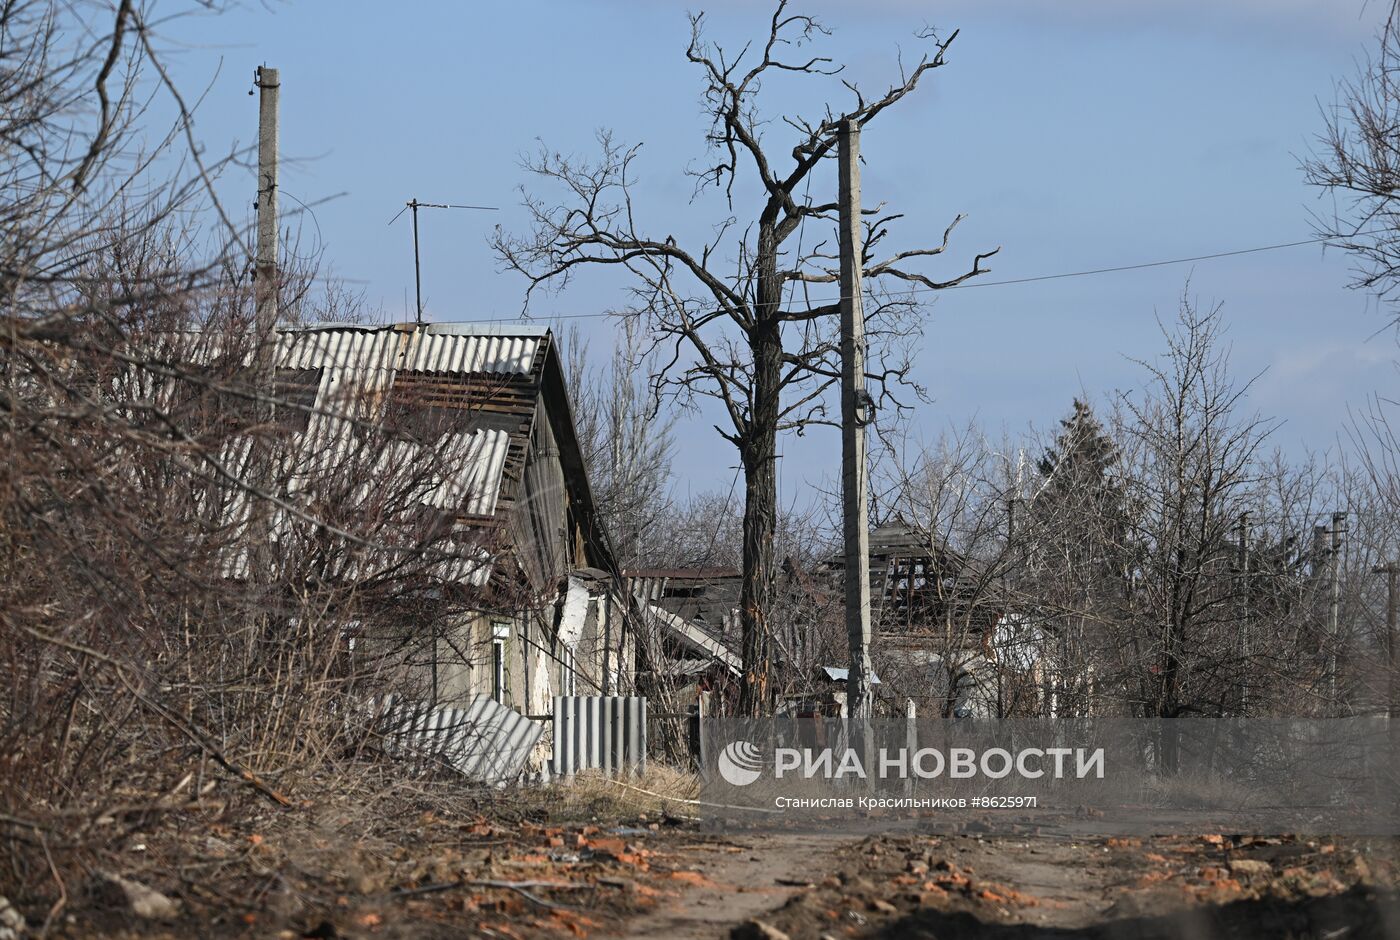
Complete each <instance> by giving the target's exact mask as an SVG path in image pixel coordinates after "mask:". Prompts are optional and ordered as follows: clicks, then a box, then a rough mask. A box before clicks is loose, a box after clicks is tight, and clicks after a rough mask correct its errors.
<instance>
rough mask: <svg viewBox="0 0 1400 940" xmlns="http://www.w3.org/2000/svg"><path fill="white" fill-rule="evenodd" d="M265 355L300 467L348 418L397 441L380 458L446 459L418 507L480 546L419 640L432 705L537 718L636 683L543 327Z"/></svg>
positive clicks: (299, 343) (447, 331)
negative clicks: (488, 700)
mask: <svg viewBox="0 0 1400 940" xmlns="http://www.w3.org/2000/svg"><path fill="white" fill-rule="evenodd" d="M276 360H277V377H278V378H277V380H278V385H279V391H280V395H281V397H282V398H284V399H286V398H290V397H293V396H295V397H297V399H298V400H299V401H300V402H301V403H302V404H303V405H304V406H305V407H304V408H303V409H302V411H303V417H301V418H295V417H294V418H293V419H292V423H293V425H294V428H293V430H295V431H296V432H297V433H299V434H301V435H302V436H303V439H304V440H305V441H306V442H307V444H306V447H305V448H304V450H305V454H304V456H303V458H302V459H304V460H308V461H311V460H325V459H333V457H334V454H335V448H336V446H337V442H338V441H339V440H340V438H341V437H343V436H344V434H343V433H342V432H341V431H340V430H337V428H343V427H345V426H348V425H349V424H350V423H351V422H350V420H349V419H351V418H352V417H353V418H354V419H355V420H360V421H374V422H382V424H383V426H384V427H387V428H388V429H390V430H391V431H392V432H393V433H394V435H395V436H396V439H401V440H402V446H401V447H400V448H399V449H395V450H393V451H391V452H387V453H386V457H385V459H386V460H388V461H390V462H404V461H412V460H413V459H415V453H416V451H415V447H417V448H419V449H420V450H422V449H427V448H433V449H434V453H435V454H436V455H437V458H438V460H439V461H440V462H442V463H444V464H445V466H443V467H442V468H441V469H440V470H439V471H437V472H438V476H439V477H440V479H435V481H434V485H433V487H432V488H431V489H430V491H429V492H427V494H426V495H425V496H424V497H423V502H424V503H425V509H431V510H433V511H434V512H436V513H437V514H439V515H441V516H443V517H445V519H446V524H448V525H450V526H451V527H452V531H453V533H454V534H460V536H461V540H462V542H463V544H470V545H473V546H477V547H476V548H474V549H472V550H471V551H469V552H468V553H467V555H468V557H467V559H466V560H465V561H463V560H458V561H457V562H456V563H454V565H453V566H452V567H451V569H450V570H444V571H443V578H442V585H441V587H440V588H439V590H440V591H442V592H446V593H444V594H443V595H442V596H443V597H444V598H446V597H448V596H449V595H451V596H452V597H453V598H454V599H455V600H456V601H457V602H458V604H457V605H456V608H455V609H461V608H465V609H467V610H468V612H467V613H465V614H458V615H454V616H453V617H452V618H450V619H449V620H448V622H445V623H444V622H442V621H441V620H440V619H438V618H433V617H431V616H428V617H427V618H426V619H428V620H430V621H431V623H430V624H424V625H422V630H423V631H424V632H430V633H431V636H430V637H429V638H427V639H428V640H430V642H427V643H426V644H425V647H424V648H425V652H424V653H422V654H420V655H418V656H417V657H416V660H415V662H414V664H413V665H412V666H411V668H412V669H413V670H414V671H415V673H416V678H417V679H418V680H420V681H419V684H420V685H421V686H422V687H423V688H424V689H425V693H426V695H427V696H428V697H429V698H430V699H431V700H432V701H434V702H441V703H447V704H451V703H453V702H461V701H464V700H467V699H469V698H471V697H473V696H476V695H489V696H491V697H493V698H495V699H496V700H497V701H499V702H501V703H502V704H505V705H508V706H510V707H512V708H514V709H516V710H517V711H520V712H522V713H525V714H543V713H546V712H548V711H549V709H550V698H551V696H553V695H556V694H589V693H594V694H596V693H599V692H609V693H619V692H625V691H629V690H630V689H631V688H632V669H633V661H634V655H635V652H634V648H633V645H632V640H631V638H630V635H629V631H628V629H627V626H626V624H627V617H628V611H629V606H630V601H629V599H628V597H627V594H626V592H625V590H623V588H622V580H621V575H620V572H619V571H618V569H617V566H616V564H615V563H614V561H613V557H612V554H611V551H610V549H609V544H608V539H607V536H606V534H605V533H604V531H603V530H602V527H601V524H600V522H599V519H598V516H597V513H596V511H595V508H594V504H593V499H592V495H591V493H590V490H589V485H588V479H587V474H586V472H585V468H584V462H583V456H582V453H581V452H580V449H579V444H578V440H577V437H576V433H575V428H574V421H573V414H572V411H571V408H570V403H569V396H568V393H567V388H566V384H565V378H564V373H563V369H562V366H561V363H560V356H559V350H558V347H557V344H556V342H555V340H554V337H553V335H552V334H551V333H550V331H549V330H547V329H545V328H543V327H535V326H531V325H525V324H520V325H511V326H507V327H503V328H501V327H495V326H489V325H484V324H478V323H429V324H423V325H414V324H398V325H391V326H363V325H358V324H323V325H316V326H311V327H306V328H287V329H283V330H280V331H279V335H278V346H277V351H276ZM444 443H445V445H446V446H444ZM327 455H329V457H328V456H327ZM389 469H392V468H391V467H386V472H388V470H389ZM369 485H370V486H371V487H372V486H373V482H372V481H371V482H370V484H369ZM277 537H278V536H277V530H276V528H274V532H273V536H272V538H273V540H274V541H275V540H276V538H277ZM413 626H414V625H413V624H406V625H405V627H406V628H408V629H410V630H411V629H413Z"/></svg>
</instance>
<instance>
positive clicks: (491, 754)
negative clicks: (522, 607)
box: [375, 695, 645, 783]
mask: <svg viewBox="0 0 1400 940" xmlns="http://www.w3.org/2000/svg"><path fill="white" fill-rule="evenodd" d="M644 713H645V712H644ZM375 715H376V722H375V724H376V727H377V730H378V731H379V733H380V734H381V735H382V740H383V744H384V750H385V751H386V752H387V753H389V754H392V755H393V756H395V757H399V758H404V759H408V760H414V759H419V760H426V761H437V762H442V763H445V764H447V765H448V766H449V767H452V768H453V769H454V770H457V771H458V772H459V773H461V774H463V775H464V776H467V777H470V778H471V779H473V780H480V781H482V782H484V783H509V782H511V781H513V780H515V779H516V778H517V777H519V776H520V772H521V771H522V770H523V769H524V768H525V761H526V760H527V759H528V758H529V756H530V751H531V750H532V749H533V748H534V746H535V742H536V741H538V740H539V739H540V735H541V734H543V733H544V728H542V727H541V726H540V725H539V724H537V723H536V722H533V721H531V720H529V719H528V718H526V717H525V716H524V715H521V714H520V713H519V712H516V711H513V710H512V709H509V708H506V707H505V706H503V705H501V704H499V703H498V702H496V701H495V700H494V699H492V698H491V697H490V696H486V695H478V696H477V697H476V698H474V699H472V700H471V702H470V703H469V704H468V705H467V707H466V708H433V707H431V706H429V705H428V703H426V702H415V701H406V700H404V699H402V698H399V697H398V696H394V695H388V696H385V697H384V698H383V699H381V700H379V701H378V702H377V703H376V708H375Z"/></svg>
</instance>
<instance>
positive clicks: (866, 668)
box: [837, 118, 873, 767]
mask: <svg viewBox="0 0 1400 940" xmlns="http://www.w3.org/2000/svg"><path fill="white" fill-rule="evenodd" d="M838 135H839V136H838V144H839V146H838V150H837V162H838V163H839V164H840V169H839V177H840V189H839V193H838V202H839V205H840V218H841V222H840V227H841V495H842V501H843V504H844V510H845V511H844V512H843V514H842V516H843V522H844V529H845V538H846V634H847V638H848V640H849V642H850V649H851V667H850V671H849V672H848V673H847V675H846V709H847V715H848V716H849V720H850V728H851V730H852V731H853V733H854V734H855V735H856V736H857V737H856V741H858V742H860V745H859V746H858V747H857V753H858V754H861V755H862V756H863V757H864V758H865V760H866V766H867V767H869V764H870V757H871V748H872V745H873V742H872V741H871V740H870V735H868V734H867V733H866V728H867V727H868V725H869V723H870V717H871V715H870V713H871V694H870V673H871V669H870V529H869V522H868V520H867V517H866V514H867V506H866V490H867V484H866V472H867V468H866V451H865V426H866V424H868V423H869V422H870V419H871V411H872V405H871V401H870V393H869V392H868V391H867V390H866V387H865V313H864V310H863V307H862V304H861V283H860V282H861V263H862V258H863V256H864V254H865V244H864V240H863V239H862V237H861V218H860V125H859V124H858V123H857V122H856V121H854V120H852V119H850V118H847V119H846V120H843V121H842V122H841V127H840V129H839V131H838Z"/></svg>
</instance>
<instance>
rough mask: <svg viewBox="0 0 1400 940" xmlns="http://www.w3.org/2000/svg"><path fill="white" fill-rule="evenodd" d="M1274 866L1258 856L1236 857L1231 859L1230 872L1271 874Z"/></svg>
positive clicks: (1238, 873)
mask: <svg viewBox="0 0 1400 940" xmlns="http://www.w3.org/2000/svg"><path fill="white" fill-rule="evenodd" d="M1273 870H1274V868H1273V866H1272V865H1270V864H1269V863H1268V862H1261V861H1260V860H1259V859H1257V858H1235V859H1231V860H1230V872H1231V873H1232V874H1236V875H1269V874H1272V873H1273Z"/></svg>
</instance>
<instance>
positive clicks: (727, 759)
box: [718, 741, 763, 787]
mask: <svg viewBox="0 0 1400 940" xmlns="http://www.w3.org/2000/svg"><path fill="white" fill-rule="evenodd" d="M718 763H719V775H720V776H721V777H723V778H724V781H725V783H728V784H730V785H732V786H736V787H746V786H748V785H749V784H751V783H753V782H754V781H755V780H757V779H758V778H759V777H761V776H762V775H763V770H762V767H763V758H762V755H760V754H759V751H758V748H757V747H756V746H754V745H753V744H750V743H749V742H748V741H733V742H731V743H730V744H729V745H728V746H726V747H725V749H724V750H722V751H720V752H719V761H718Z"/></svg>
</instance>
